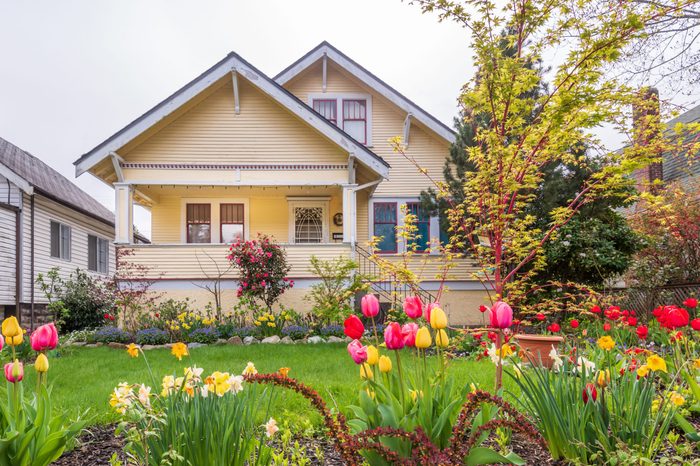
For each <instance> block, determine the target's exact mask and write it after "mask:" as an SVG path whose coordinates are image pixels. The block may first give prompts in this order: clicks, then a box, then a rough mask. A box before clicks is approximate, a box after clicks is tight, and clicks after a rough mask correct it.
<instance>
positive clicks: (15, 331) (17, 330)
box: [2, 316, 24, 343]
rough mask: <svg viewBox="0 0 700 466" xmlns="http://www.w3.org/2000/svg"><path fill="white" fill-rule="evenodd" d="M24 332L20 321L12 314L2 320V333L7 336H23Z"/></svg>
mask: <svg viewBox="0 0 700 466" xmlns="http://www.w3.org/2000/svg"><path fill="white" fill-rule="evenodd" d="M23 333H24V332H22V327H20V326H19V322H17V317H15V316H10V317H8V318H7V319H5V320H3V321H2V334H3V336H5V338H12V337H17V336H21V335H22V334H23ZM20 343H21V340H20Z"/></svg>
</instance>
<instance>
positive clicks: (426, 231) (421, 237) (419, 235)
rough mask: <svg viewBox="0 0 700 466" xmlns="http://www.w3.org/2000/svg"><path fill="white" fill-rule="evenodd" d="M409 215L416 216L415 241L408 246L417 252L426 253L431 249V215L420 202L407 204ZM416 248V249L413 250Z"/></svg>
mask: <svg viewBox="0 0 700 466" xmlns="http://www.w3.org/2000/svg"><path fill="white" fill-rule="evenodd" d="M406 207H407V208H408V213H409V214H412V215H415V216H416V228H417V230H416V233H415V239H414V240H413V241H411V242H410V243H409V244H408V246H409V249H411V250H414V251H417V252H425V251H426V250H427V249H428V248H430V215H429V214H428V212H426V210H425V209H424V208H423V207H422V206H421V205H420V203H419V202H408V203H406ZM414 247H415V249H413V248H414Z"/></svg>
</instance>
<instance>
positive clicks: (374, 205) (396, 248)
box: [372, 201, 399, 254]
mask: <svg viewBox="0 0 700 466" xmlns="http://www.w3.org/2000/svg"><path fill="white" fill-rule="evenodd" d="M377 205H393V206H394V223H393V224H392V223H391V222H378V221H377ZM377 225H394V249H393V250H381V249H378V248H375V252H376V253H377V254H396V253H398V251H399V239H398V238H397V235H396V228H397V227H398V226H399V205H398V202H396V201H375V202H373V203H372V236H377V235H376V233H377Z"/></svg>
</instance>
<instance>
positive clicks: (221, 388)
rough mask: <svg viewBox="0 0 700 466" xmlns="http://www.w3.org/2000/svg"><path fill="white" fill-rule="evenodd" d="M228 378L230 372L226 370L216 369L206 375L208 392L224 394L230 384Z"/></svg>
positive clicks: (218, 394) (229, 387)
mask: <svg viewBox="0 0 700 466" xmlns="http://www.w3.org/2000/svg"><path fill="white" fill-rule="evenodd" d="M230 378H231V374H229V373H228V372H219V371H216V372H214V373H213V374H212V375H210V376H209V377H207V380H206V383H207V388H208V389H209V391H210V392H213V393H216V395H217V396H219V397H221V396H224V395H225V394H226V393H227V392H228V391H229V390H230V389H231V384H230V383H229V379H230Z"/></svg>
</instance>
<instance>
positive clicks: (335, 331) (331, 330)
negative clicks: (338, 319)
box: [318, 324, 345, 338]
mask: <svg viewBox="0 0 700 466" xmlns="http://www.w3.org/2000/svg"><path fill="white" fill-rule="evenodd" d="M318 333H319V335H321V336H322V337H324V338H328V337H339V338H342V337H344V336H345V333H344V328H343V326H342V325H337V324H333V325H326V326H325V327H321V328H320V330H319V331H318Z"/></svg>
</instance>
